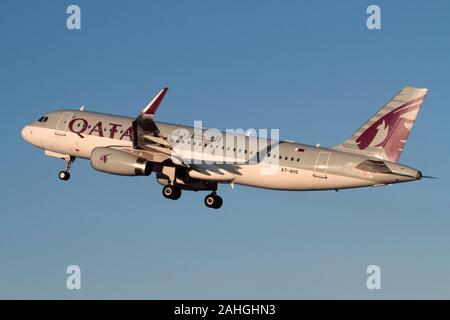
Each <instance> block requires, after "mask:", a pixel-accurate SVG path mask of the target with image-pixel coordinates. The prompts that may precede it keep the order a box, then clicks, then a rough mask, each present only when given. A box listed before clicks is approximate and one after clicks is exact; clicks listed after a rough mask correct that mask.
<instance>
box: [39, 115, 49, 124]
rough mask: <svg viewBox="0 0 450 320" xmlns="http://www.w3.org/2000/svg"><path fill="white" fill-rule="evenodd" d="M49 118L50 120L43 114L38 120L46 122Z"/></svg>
mask: <svg viewBox="0 0 450 320" xmlns="http://www.w3.org/2000/svg"><path fill="white" fill-rule="evenodd" d="M47 120H48V117H46V116H42V117H40V118H39V119H38V122H42V123H46V122H47Z"/></svg>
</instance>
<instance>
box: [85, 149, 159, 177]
mask: <svg viewBox="0 0 450 320" xmlns="http://www.w3.org/2000/svg"><path fill="white" fill-rule="evenodd" d="M90 160H91V166H92V168H94V169H95V170H98V171H102V172H107V173H111V174H117V175H121V176H148V175H150V173H152V163H151V162H149V161H148V160H146V159H142V158H140V157H138V156H136V155H134V154H131V153H128V152H125V151H121V150H117V149H112V148H106V147H99V148H95V149H94V150H92V153H91V159H90Z"/></svg>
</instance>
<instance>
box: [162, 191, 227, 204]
mask: <svg viewBox="0 0 450 320" xmlns="http://www.w3.org/2000/svg"><path fill="white" fill-rule="evenodd" d="M162 194H163V196H164V198H166V199H171V200H177V199H179V198H180V197H181V189H180V188H179V187H177V186H172V185H167V186H164V188H163V189H162ZM222 204H223V200H222V198H221V197H220V196H218V195H217V194H216V192H215V191H213V192H212V193H210V194H208V195H207V196H206V197H205V205H206V206H207V207H208V208H212V209H219V208H220V207H221V206H222Z"/></svg>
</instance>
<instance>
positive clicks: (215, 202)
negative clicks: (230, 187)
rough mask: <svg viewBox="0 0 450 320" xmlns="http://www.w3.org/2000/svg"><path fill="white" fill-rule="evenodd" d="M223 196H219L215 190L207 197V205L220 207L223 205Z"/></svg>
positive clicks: (215, 207) (214, 207)
mask: <svg viewBox="0 0 450 320" xmlns="http://www.w3.org/2000/svg"><path fill="white" fill-rule="evenodd" d="M222 203H223V200H222V197H220V196H218V195H217V194H216V192H215V191H213V192H212V193H210V194H208V195H207V196H206V197H205V205H206V206H207V207H208V208H213V209H219V208H220V207H221V206H222Z"/></svg>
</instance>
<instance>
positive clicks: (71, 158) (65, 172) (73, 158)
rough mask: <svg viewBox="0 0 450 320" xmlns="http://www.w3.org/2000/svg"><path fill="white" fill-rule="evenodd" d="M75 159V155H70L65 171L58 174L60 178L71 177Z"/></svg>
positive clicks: (67, 178) (64, 179)
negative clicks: (71, 168)
mask: <svg viewBox="0 0 450 320" xmlns="http://www.w3.org/2000/svg"><path fill="white" fill-rule="evenodd" d="M74 161H75V157H69V158H67V159H66V167H65V168H64V170H63V171H60V172H59V174H58V177H59V179H61V180H62V181H67V180H69V179H70V173H69V170H70V167H71V166H72V163H73V162H74Z"/></svg>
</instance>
